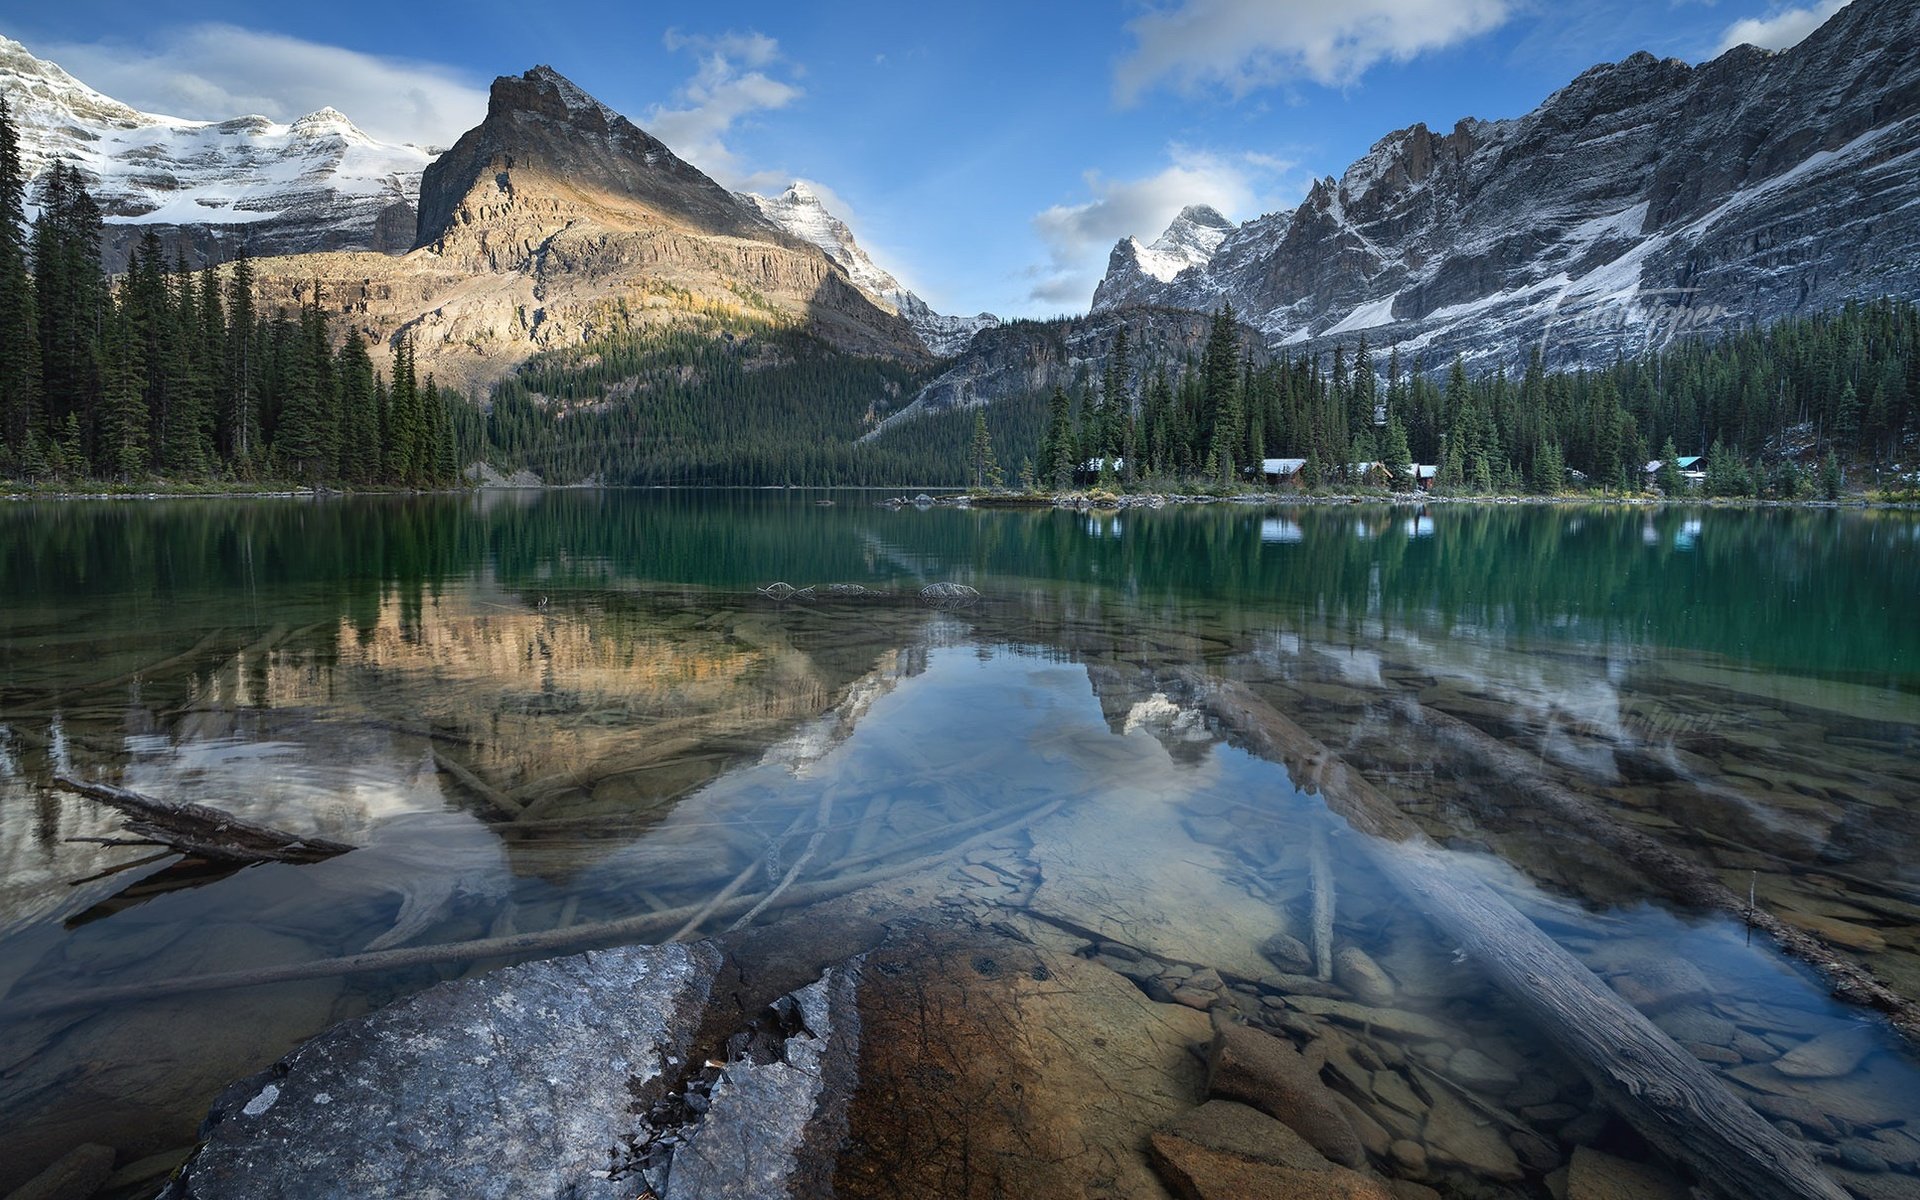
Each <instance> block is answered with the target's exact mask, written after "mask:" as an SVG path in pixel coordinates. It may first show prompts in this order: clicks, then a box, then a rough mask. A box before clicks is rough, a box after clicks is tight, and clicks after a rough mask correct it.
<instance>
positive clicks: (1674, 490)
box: [1659, 437, 1685, 498]
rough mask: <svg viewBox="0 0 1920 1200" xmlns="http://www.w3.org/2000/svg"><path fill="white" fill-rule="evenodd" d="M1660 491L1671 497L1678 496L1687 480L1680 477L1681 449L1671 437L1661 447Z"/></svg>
mask: <svg viewBox="0 0 1920 1200" xmlns="http://www.w3.org/2000/svg"><path fill="white" fill-rule="evenodd" d="M1659 483H1660V491H1661V492H1662V493H1664V494H1665V495H1666V496H1668V497H1669V498H1671V497H1673V496H1678V495H1679V494H1680V490H1681V488H1682V486H1684V483H1685V481H1684V480H1683V479H1681V477H1680V451H1679V449H1678V448H1676V447H1675V446H1674V444H1673V439H1672V438H1671V437H1669V438H1668V439H1667V440H1666V443H1665V444H1664V445H1662V446H1661V447H1660V478H1659Z"/></svg>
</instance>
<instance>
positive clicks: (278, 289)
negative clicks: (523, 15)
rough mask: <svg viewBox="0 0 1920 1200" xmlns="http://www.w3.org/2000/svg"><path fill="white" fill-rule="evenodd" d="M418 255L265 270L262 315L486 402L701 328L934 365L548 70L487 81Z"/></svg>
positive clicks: (436, 177)
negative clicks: (587, 359)
mask: <svg viewBox="0 0 1920 1200" xmlns="http://www.w3.org/2000/svg"><path fill="white" fill-rule="evenodd" d="M420 196H421V199H420V220H419V226H418V230H417V233H416V235H415V238H414V241H415V248H414V250H413V251H412V253H410V254H408V255H406V256H405V257H403V258H400V259H392V258H388V257H385V256H381V255H373V254H335V255H306V256H300V257H295V258H288V259H274V260H261V261H259V262H258V263H256V272H257V275H258V278H259V280H260V287H261V290H262V294H263V300H264V302H265V305H266V307H267V309H268V310H269V311H272V310H274V309H283V308H293V307H295V306H297V305H300V304H304V303H308V302H310V301H311V300H312V298H313V294H314V293H313V289H314V288H315V287H317V288H318V289H319V303H320V304H321V306H322V307H323V308H325V309H327V310H328V311H329V312H331V313H333V314H335V315H336V317H337V318H339V319H341V323H342V324H345V325H354V326H358V327H359V328H361V329H362V331H363V332H364V333H365V334H366V335H367V336H368V337H369V338H370V339H371V340H373V341H374V342H375V343H376V344H378V343H380V342H384V341H387V340H390V339H392V338H393V337H395V336H397V335H399V334H402V333H405V334H410V335H411V336H412V337H413V338H414V341H415V345H416V348H417V353H418V356H419V363H420V369H421V370H422V371H423V372H425V371H433V372H434V373H436V374H437V375H438V377H439V379H440V381H441V382H442V383H452V384H454V385H455V386H456V387H460V388H479V387H481V386H484V385H485V384H487V383H489V382H491V381H492V380H494V379H497V378H498V377H499V376H500V375H502V374H504V373H505V372H506V371H508V370H510V369H512V368H513V367H514V366H515V365H517V364H518V363H520V362H522V361H524V360H525V359H526V358H528V357H530V356H531V355H533V354H534V353H536V352H538V351H539V350H542V349H546V348H550V347H556V346H577V345H579V344H581V343H582V342H583V341H587V340H590V339H591V338H593V337H595V336H598V335H602V334H605V333H608V332H611V331H614V330H616V329H619V328H622V327H631V326H633V325H637V324H644V323H659V324H673V323H684V322H685V321H686V320H687V319H688V318H689V317H690V316H691V315H693V314H696V313H697V314H700V315H702V316H704V317H706V318H710V319H728V318H741V319H747V320H752V321H758V322H762V323H775V324H782V325H788V326H793V327H798V328H803V329H805V330H807V331H809V332H811V333H813V334H815V335H816V336H818V337H820V338H822V339H823V340H825V341H827V342H828V343H829V344H831V345H834V346H836V347H838V348H840V349H842V350H847V351H850V352H853V353H859V354H869V355H877V356H883V357H892V358H903V359H909V360H918V359H921V358H924V357H925V356H926V351H925V349H924V348H923V347H922V345H921V343H920V341H919V339H918V338H917V337H916V336H915V335H914V333H913V331H912V330H911V329H909V328H908V327H907V324H906V323H905V322H904V321H903V320H901V318H900V316H899V315H898V314H897V313H896V312H893V311H891V310H890V309H888V308H887V307H886V306H884V305H883V304H882V303H880V302H878V301H876V300H874V299H873V298H871V297H869V296H868V295H866V294H865V293H864V292H862V291H861V290H860V289H859V288H858V287H856V286H854V284H853V282H852V281H851V280H850V279H849V278H848V276H847V272H846V270H845V268H843V267H842V266H840V265H839V264H838V263H836V262H834V261H833V260H832V259H830V258H829V257H828V256H827V255H826V254H825V253H823V252H822V251H821V250H820V249H819V248H818V247H816V246H814V245H812V244H810V243H808V242H806V241H804V240H802V239H800V238H797V237H794V236H793V235H791V234H788V233H786V232H785V231H783V230H781V229H779V228H777V227H776V226H774V225H773V224H772V223H771V222H769V221H767V220H766V219H765V218H764V217H762V216H761V215H760V214H759V213H758V212H757V211H755V210H754V209H753V208H752V207H751V206H749V205H747V204H745V203H743V202H742V201H741V200H740V199H739V198H738V197H737V196H735V195H734V194H733V193H731V192H729V191H727V190H726V189H725V188H723V187H721V186H720V185H719V184H717V183H715V182H714V181H713V180H712V179H709V178H708V177H707V176H706V175H704V174H702V173H701V172H700V171H699V170H698V169H697V168H695V167H693V166H692V165H691V164H689V163H687V162H685V161H683V160H682V159H680V158H679V157H678V156H676V155H675V154H674V153H673V152H672V150H670V149H668V148H667V147H666V146H665V145H664V144H662V143H661V142H660V141H659V140H658V139H656V138H654V137H652V136H651V135H650V134H648V133H647V132H646V131H644V130H642V129H640V128H639V127H638V126H636V125H635V124H633V123H632V122H631V121H629V120H627V119H626V118H625V117H622V116H620V115H619V114H617V113H615V112H613V111H612V110H611V109H608V108H607V107H606V106H605V105H603V104H601V103H599V102H598V101H596V100H594V99H593V98H592V97H590V96H588V95H587V94H586V93H585V92H583V91H581V90H580V89H579V88H578V87H577V86H575V85H574V84H573V83H572V82H570V81H569V80H567V79H566V78H565V77H564V76H561V75H560V74H558V73H557V72H555V71H553V70H552V69H551V68H548V67H537V68H535V69H534V70H531V71H528V72H527V73H526V74H524V75H520V76H504V77H502V78H500V79H497V80H495V81H494V85H493V90H492V92H491V95H490V98H489V102H488V107H487V116H486V119H485V120H484V121H482V122H481V124H480V125H478V126H477V127H475V128H474V129H472V130H469V131H468V132H467V133H466V134H464V135H463V136H462V137H461V138H460V140H459V141H458V142H457V143H456V144H455V145H454V147H453V148H452V149H451V150H449V151H448V152H447V153H446V154H445V155H443V156H442V157H441V158H439V159H438V160H436V161H435V162H434V164H433V165H432V166H431V167H430V168H428V170H427V172H426V174H425V176H424V178H423V179H422V182H421V192H420Z"/></svg>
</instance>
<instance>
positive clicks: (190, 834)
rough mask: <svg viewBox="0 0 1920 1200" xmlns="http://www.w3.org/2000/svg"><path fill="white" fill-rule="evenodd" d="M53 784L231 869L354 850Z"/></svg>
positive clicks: (108, 790)
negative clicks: (237, 864)
mask: <svg viewBox="0 0 1920 1200" xmlns="http://www.w3.org/2000/svg"><path fill="white" fill-rule="evenodd" d="M53 782H54V785H55V786H56V787H59V788H60V789H62V790H63V791H69V792H73V793H75V794H77V795H81V796H85V797H87V798H88V799H90V800H98V801H99V802H100V803H102V804H105V805H108V806H110V807H112V808H117V809H119V810H120V811H121V812H123V813H125V814H127V822H126V827H127V828H128V829H129V830H131V831H133V832H134V833H137V834H140V835H142V836H143V837H148V838H152V839H153V840H154V841H156V842H160V843H162V844H164V845H168V846H171V847H173V848H174V849H175V850H178V851H180V852H181V853H182V854H191V855H193V856H195V857H196V858H205V859H211V860H212V861H214V862H229V863H263V862H285V863H311V862H320V861H322V860H323V859H329V858H332V857H334V856H335V855H337V854H345V853H346V852H347V851H349V850H352V849H354V847H353V846H350V845H348V844H347V843H345V842H336V841H332V840H330V839H328V838H323V837H301V836H299V835H298V834H292V833H287V832H285V831H284V830H279V829H273V828H270V827H268V826H265V825H256V824H254V823H253V822H251V821H243V820H241V819H240V818H239V817H235V816H232V815H230V814H227V813H223V812H220V811H219V810H218V809H212V808H207V807H205V806H204V805H200V804H176V803H174V802H172V801H169V800H156V799H154V798H153V797H152V796H143V795H141V794H140V793H139V792H132V791H128V790H127V789H126V788H118V787H114V786H112V785H111V784H105V783H88V782H86V781H84V780H80V779H75V778H73V777H72V776H69V775H55V776H54V777H53Z"/></svg>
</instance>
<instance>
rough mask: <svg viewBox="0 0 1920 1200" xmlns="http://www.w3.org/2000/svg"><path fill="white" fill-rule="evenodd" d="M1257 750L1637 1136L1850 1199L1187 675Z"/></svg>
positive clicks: (1555, 950) (1560, 960) (1462, 880)
mask: <svg viewBox="0 0 1920 1200" xmlns="http://www.w3.org/2000/svg"><path fill="white" fill-rule="evenodd" d="M1182 678H1183V680H1184V681H1185V682H1186V683H1187V685H1188V686H1189V687H1190V688H1191V689H1192V692H1193V694H1194V696H1195V698H1196V699H1197V700H1198V701H1199V703H1200V704H1201V706H1202V707H1203V708H1204V709H1205V710H1206V711H1207V712H1209V713H1210V714H1212V716H1213V717H1214V718H1215V719H1216V720H1218V721H1219V722H1220V724H1221V725H1222V726H1224V727H1225V728H1226V730H1227V731H1228V732H1229V734H1230V735H1231V736H1232V738H1233V740H1234V741H1235V742H1236V743H1237V744H1239V745H1241V746H1242V747H1244V748H1245V749H1247V750H1249V751H1250V752H1252V753H1254V754H1256V755H1258V756H1260V757H1262V758H1266V759H1269V760H1271V761H1274V762H1278V763H1281V764H1283V765H1285V766H1286V768H1287V771H1288V774H1289V775H1290V776H1291V777H1292V779H1293V782H1294V784H1295V786H1297V787H1299V788H1300V789H1301V790H1303V791H1307V792H1317V793H1319V795H1320V796H1321V798H1322V799H1323V800H1324V801H1325V802H1326V805H1327V807H1328V808H1329V809H1330V810H1331V811H1333V812H1334V813H1336V814H1337V815H1339V816H1341V817H1342V818H1344V819H1345V820H1346V821H1347V823H1348V824H1349V825H1351V826H1352V827H1353V828H1354V829H1356V830H1358V831H1359V832H1361V833H1363V834H1366V835H1368V836H1366V837H1363V838H1360V839H1357V841H1358V842H1359V848H1360V849H1361V850H1362V852H1364V853H1365V854H1366V855H1367V857H1368V859H1369V860H1370V861H1371V862H1372V863H1373V864H1374V865H1375V866H1376V867H1377V868H1378V869H1379V871H1380V873H1381V874H1382V875H1384V876H1386V877H1387V879H1388V880H1390V881H1391V882H1392V883H1393V884H1394V885H1395V886H1396V887H1398V888H1399V889H1400V891H1401V892H1403V893H1404V894H1405V895H1406V896H1407V898H1408V899H1409V900H1411V901H1413V902H1414V903H1415V904H1416V905H1418V906H1419V907H1420V909H1421V910H1422V911H1423V912H1424V913H1425V915H1426V916H1427V918H1428V919H1429V920H1430V921H1432V922H1433V924H1434V925H1435V926H1436V927H1437V928H1439V929H1440V930H1441V931H1442V932H1443V933H1445V934H1446V935H1447V936H1448V937H1450V938H1452V939H1453V940H1454V941H1456V942H1458V943H1459V944H1460V946H1461V947H1462V948H1463V949H1464V950H1465V951H1466V952H1467V953H1468V954H1469V955H1471V956H1472V957H1473V958H1474V960H1475V961H1476V962H1478V963H1479V965H1480V967H1481V969H1482V970H1484V971H1485V972H1486V973H1487V976H1488V978H1489V979H1490V980H1491V981H1492V982H1493V983H1494V984H1495V985H1496V986H1497V987H1499V988H1500V990H1501V991H1503V992H1504V993H1506V994H1507V995H1508V996H1509V997H1510V998H1512V999H1513V1001H1514V1002H1515V1003H1516V1004H1518V1005H1519V1006H1520V1008H1521V1009H1522V1010H1523V1011H1525V1012H1526V1013H1527V1014H1528V1015H1529V1016H1530V1017H1532V1018H1533V1020H1534V1021H1535V1022H1536V1023H1537V1024H1538V1025H1539V1026H1540V1029H1541V1032H1542V1033H1544V1034H1545V1035H1546V1036H1547V1037H1549V1038H1550V1039H1552V1040H1553V1041H1554V1043H1555V1044H1557V1045H1558V1046H1559V1047H1560V1048H1561V1049H1562V1050H1563V1051H1564V1052H1565V1053H1566V1054H1567V1055H1568V1056H1569V1057H1570V1058H1571V1059H1572V1060H1573V1061H1574V1062H1575V1063H1576V1064H1577V1065H1578V1066H1579V1067H1580V1068H1581V1070H1582V1071H1583V1072H1584V1073H1585V1074H1586V1075H1587V1077H1588V1078H1589V1079H1590V1080H1591V1081H1592V1083H1593V1085H1594V1087H1595V1089H1596V1090H1598V1091H1599V1092H1600V1093H1601V1094H1602V1095H1604V1096H1605V1097H1606V1099H1607V1100H1608V1101H1609V1102H1610V1103H1611V1104H1612V1105H1613V1106H1614V1108H1615V1109H1616V1110H1617V1111H1618V1112H1619V1113H1620V1115H1621V1116H1623V1117H1625V1118H1626V1119H1627V1121H1628V1122H1629V1123H1631V1124H1632V1125H1633V1127H1634V1128H1635V1129H1637V1130H1639V1131H1640V1133H1641V1134H1642V1135H1643V1136H1644V1137H1646V1138H1647V1140H1648V1141H1650V1142H1652V1143H1653V1144H1654V1145H1655V1146H1658V1147H1659V1148H1660V1149H1661V1150H1662V1151H1663V1152H1665V1153H1666V1154H1668V1155H1670V1156H1671V1157H1672V1158H1674V1159H1675V1160H1676V1161H1678V1162H1682V1163H1685V1164H1687V1165H1688V1166H1689V1167H1691V1168H1692V1169H1693V1170H1694V1171H1695V1172H1696V1173H1697V1174H1698V1175H1699V1177H1700V1178H1701V1179H1702V1180H1703V1181H1705V1182H1706V1183H1708V1184H1709V1185H1710V1186H1712V1187H1715V1188H1718V1189H1720V1190H1721V1191H1723V1192H1724V1193H1726V1194H1728V1195H1730V1196H1737V1197H1742V1198H1743V1200H1745V1198H1751V1200H1811V1198H1818V1200H1846V1193H1845V1192H1844V1191H1842V1190H1841V1189H1840V1187H1839V1185H1838V1184H1836V1183H1835V1182H1834V1181H1833V1180H1832V1179H1831V1178H1829V1177H1828V1176H1827V1175H1825V1174H1824V1173H1822V1171H1821V1170H1820V1168H1819V1167H1818V1166H1817V1165H1815V1163H1814V1161H1813V1159H1812V1158H1810V1157H1809V1156H1808V1155H1807V1152H1806V1151H1805V1150H1804V1149H1803V1148H1802V1147H1801V1146H1800V1145H1798V1144H1797V1143H1795V1142H1793V1141H1791V1140H1789V1139H1788V1138H1787V1137H1786V1136H1785V1135H1783V1134H1782V1133H1781V1132H1780V1131H1779V1130H1778V1129H1775V1128H1774V1127H1773V1126H1772V1125H1771V1124H1769V1123H1768V1122H1767V1121H1765V1120H1763V1119H1762V1118H1761V1117H1760V1115H1759V1114H1758V1113H1756V1112H1755V1111H1754V1110H1753V1109H1752V1108H1751V1107H1749V1106H1748V1105H1747V1104H1746V1103H1745V1102H1743V1101H1742V1100H1740V1099H1739V1098H1738V1097H1736V1096H1735V1095H1734V1094H1733V1093H1732V1092H1731V1091H1729V1090H1728V1088H1727V1087H1726V1085H1725V1084H1723V1083H1721V1082H1720V1080H1719V1079H1717V1078H1716V1077H1715V1076H1714V1075H1713V1074H1712V1073H1711V1072H1710V1071H1708V1070H1707V1068H1706V1067H1705V1066H1704V1065H1702V1064H1701V1062H1700V1061H1699V1060H1698V1059H1696V1058H1695V1057H1693V1055H1691V1054H1689V1053H1687V1052H1686V1051H1685V1050H1682V1049H1681V1048H1680V1047H1679V1046H1677V1045H1675V1044H1674V1042H1673V1040H1672V1039H1671V1038H1669V1037H1668V1036H1667V1035H1666V1034H1665V1033H1663V1032H1661V1030H1660V1029H1659V1028H1658V1027H1657V1026H1655V1025H1654V1024H1653V1022H1651V1021H1649V1020H1648V1019H1647V1018H1646V1017H1645V1016H1644V1015H1643V1014H1642V1013H1641V1012H1640V1011H1639V1010H1638V1009H1636V1008H1634V1007H1633V1006H1631V1005H1629V1004H1628V1003H1627V1002H1626V1001H1625V1000H1622V999H1621V998H1620V997H1619V995H1617V994H1616V993H1615V992H1614V991H1613V990H1612V989H1610V988H1608V987H1607V985H1606V984H1604V983H1602V982H1601V981H1600V979H1599V978H1598V977H1597V976H1595V975H1594V974H1593V972H1592V971H1589V970H1588V969H1587V968H1586V966H1585V965H1583V964H1582V963H1581V962H1580V961H1579V960H1578V959H1576V958H1574V957H1573V955H1572V954H1570V953H1568V952H1567V950H1566V949H1564V948H1563V947H1562V946H1560V945H1559V944H1558V943H1557V942H1554V941H1553V940H1552V939H1550V938H1548V937H1547V936H1546V935H1545V934H1544V933H1542V932H1541V931H1540V929H1539V927H1537V926H1536V925H1534V924H1533V923H1532V922H1531V921H1529V920H1527V918H1525V917H1524V916H1522V915H1521V914H1520V913H1519V911H1518V910H1516V909H1515V908H1514V907H1513V906H1512V905H1511V904H1509V903H1507V902H1506V901H1505V900H1504V899H1502V898H1501V897H1500V896H1499V894H1498V893H1496V892H1495V891H1494V890H1493V889H1492V888H1490V887H1488V886H1487V885H1486V884H1485V883H1484V882H1482V881H1481V880H1480V879H1478V878H1476V877H1475V876H1473V875H1472V874H1470V873H1468V872H1466V871H1464V870H1462V869H1461V867H1460V865H1459V863H1458V862H1457V860H1455V859H1454V858H1453V857H1452V856H1451V855H1449V854H1448V853H1447V852H1446V851H1444V850H1442V849H1440V848H1439V847H1437V846H1435V845H1434V844H1433V843H1432V842H1430V841H1428V840H1427V839H1426V837H1425V835H1424V834H1422V833H1421V832H1420V830H1419V828H1418V826H1416V825H1415V824H1414V822H1413V821H1412V819H1411V818H1409V817H1407V816H1406V815H1405V814H1404V813H1402V812H1401V811H1400V810H1399V808H1398V807H1397V806H1396V805H1395V804H1394V803H1393V802H1392V801H1391V800H1389V799H1388V798H1387V797H1385V796H1384V795H1382V794H1380V792H1378V791H1377V790H1375V789H1374V787H1373V785H1372V784H1370V783H1369V782H1367V780H1366V779H1365V778H1364V777H1363V776H1361V775H1360V774H1359V773H1358V772H1356V771H1354V770H1353V769H1352V768H1351V767H1349V766H1348V765H1347V764H1346V763H1345V762H1343V761H1342V760H1341V759H1339V758H1337V757H1335V756H1334V755H1333V754H1332V753H1331V752H1330V751H1329V750H1328V749H1327V748H1326V747H1325V746H1323V745H1321V744H1320V743H1319V742H1318V741H1316V740H1315V739H1314V738H1313V736H1312V735H1311V734H1309V733H1307V732H1306V730H1304V729H1302V728H1300V727H1299V726H1298V725H1296V724H1294V723H1293V722H1292V721H1291V720H1289V719H1288V718H1287V717H1286V716H1284V715H1283V714H1282V713H1280V712H1279V711H1278V710H1276V709H1275V708H1274V707H1273V706H1272V705H1270V704H1268V703H1266V702H1265V701H1264V700H1262V699H1260V698H1259V697H1258V696H1257V695H1255V694H1254V693H1253V691H1252V690H1251V689H1249V688H1248V687H1246V685H1244V684H1240V683H1235V682H1228V681H1223V680H1217V679H1210V678H1207V677H1206V676H1204V675H1202V674H1200V673H1198V672H1184V673H1183V674H1182Z"/></svg>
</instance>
